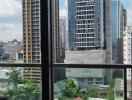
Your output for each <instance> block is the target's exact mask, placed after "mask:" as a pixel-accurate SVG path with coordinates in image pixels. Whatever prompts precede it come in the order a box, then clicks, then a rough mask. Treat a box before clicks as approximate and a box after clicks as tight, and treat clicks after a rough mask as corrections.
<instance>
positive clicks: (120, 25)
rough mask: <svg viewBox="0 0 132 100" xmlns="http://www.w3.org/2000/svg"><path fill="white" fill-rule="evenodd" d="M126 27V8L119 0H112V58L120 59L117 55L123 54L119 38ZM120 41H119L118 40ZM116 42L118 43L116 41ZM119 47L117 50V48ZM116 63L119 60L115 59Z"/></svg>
mask: <svg viewBox="0 0 132 100" xmlns="http://www.w3.org/2000/svg"><path fill="white" fill-rule="evenodd" d="M125 27H126V9H124V7H123V5H122V4H121V1H120V0H112V59H113V60H114V61H117V60H119V59H122V57H121V56H120V57H119V59H118V56H119V55H123V54H122V53H123V52H122V49H123V47H121V45H122V44H121V42H122V40H120V39H121V38H122V37H123V32H124V30H125ZM118 41H120V43H119V42H118ZM117 42H118V43H117ZM118 49H119V50H118ZM117 62H118V63H119V62H120V63H121V61H117Z"/></svg>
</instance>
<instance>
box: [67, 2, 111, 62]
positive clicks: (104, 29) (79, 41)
mask: <svg viewBox="0 0 132 100" xmlns="http://www.w3.org/2000/svg"><path fill="white" fill-rule="evenodd" d="M68 4H69V5H68V9H69V10H68V22H69V23H68V25H69V27H68V29H69V48H70V50H93V49H106V50H107V52H108V54H109V57H108V59H109V60H111V43H112V42H111V16H110V15H111V0H107V2H105V0H88V1H86V0H69V1H68ZM106 40H107V41H106ZM108 40H109V41H108ZM107 45H109V46H107ZM108 62H109V61H108ZM110 62H111V61H110Z"/></svg>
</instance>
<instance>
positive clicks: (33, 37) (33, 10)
mask: <svg viewBox="0 0 132 100" xmlns="http://www.w3.org/2000/svg"><path fill="white" fill-rule="evenodd" d="M40 4H41V3H40V0H22V12H23V62H24V63H37V64H40V63H41V20H40V19H41V18H40V17H41V11H40V10H41V8H40V6H41V5H40ZM23 70H24V72H23V73H24V78H30V79H35V80H37V81H39V82H40V80H41V68H39V67H37V66H36V68H24V69H23Z"/></svg>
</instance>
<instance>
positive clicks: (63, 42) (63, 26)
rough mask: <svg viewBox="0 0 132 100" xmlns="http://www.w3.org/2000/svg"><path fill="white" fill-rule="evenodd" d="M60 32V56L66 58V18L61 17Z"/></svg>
mask: <svg viewBox="0 0 132 100" xmlns="http://www.w3.org/2000/svg"><path fill="white" fill-rule="evenodd" d="M59 34H60V57H61V59H63V60H64V58H65V50H66V18H65V17H60V19H59Z"/></svg>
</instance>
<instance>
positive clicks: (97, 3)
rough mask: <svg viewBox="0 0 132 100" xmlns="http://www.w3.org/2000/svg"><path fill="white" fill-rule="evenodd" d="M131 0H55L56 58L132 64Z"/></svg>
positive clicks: (68, 60) (57, 60) (54, 30)
mask: <svg viewBox="0 0 132 100" xmlns="http://www.w3.org/2000/svg"><path fill="white" fill-rule="evenodd" d="M131 2H132V1H130V0H129V1H128V0H53V2H52V4H51V5H52V9H51V10H52V32H53V33H52V34H53V35H52V36H53V37H52V40H53V48H54V49H53V52H54V53H53V60H54V62H55V63H81V64H84V63H87V64H91V63H92V64H95V63H96V64H131V61H132V59H131V53H132V52H131V33H132V32H131V31H132V28H131V27H130V26H131V24H132V23H131V18H130V17H131V15H130V14H131V12H130V7H131V4H132V3H131ZM74 60H76V62H75V61H74Z"/></svg>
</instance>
